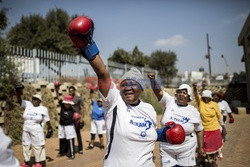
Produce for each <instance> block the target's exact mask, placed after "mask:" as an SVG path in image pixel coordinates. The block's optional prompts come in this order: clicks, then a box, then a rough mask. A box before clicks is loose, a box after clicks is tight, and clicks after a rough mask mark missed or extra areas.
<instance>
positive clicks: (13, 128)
mask: <svg viewBox="0 0 250 167" xmlns="http://www.w3.org/2000/svg"><path fill="white" fill-rule="evenodd" d="M7 11H8V10H7V9H2V10H0V57H1V58H0V101H1V104H2V103H5V107H4V112H5V114H4V120H5V122H4V128H5V131H7V134H8V135H9V136H10V137H11V138H12V139H13V141H14V143H16V142H18V141H20V136H21V133H22V122H21V121H20V119H21V118H22V113H21V111H20V109H19V108H18V107H17V105H16V103H14V95H15V89H14V84H15V83H17V80H18V76H17V74H18V73H17V68H16V66H15V64H14V63H12V62H11V61H9V59H8V58H7V55H8V53H7V50H8V48H7V44H6V40H5V38H3V37H2V34H3V33H2V32H3V30H5V28H6V27H7V25H8V24H7V23H8V18H7V16H6V12H7ZM1 107H3V106H2V105H1Z"/></svg>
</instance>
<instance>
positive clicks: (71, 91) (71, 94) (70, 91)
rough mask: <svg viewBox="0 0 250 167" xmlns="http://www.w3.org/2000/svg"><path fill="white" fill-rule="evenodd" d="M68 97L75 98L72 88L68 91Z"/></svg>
mask: <svg viewBox="0 0 250 167" xmlns="http://www.w3.org/2000/svg"><path fill="white" fill-rule="evenodd" d="M69 95H70V96H73V97H74V96H75V90H74V89H72V88H71V89H69Z"/></svg>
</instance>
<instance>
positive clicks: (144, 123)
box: [129, 117, 152, 138]
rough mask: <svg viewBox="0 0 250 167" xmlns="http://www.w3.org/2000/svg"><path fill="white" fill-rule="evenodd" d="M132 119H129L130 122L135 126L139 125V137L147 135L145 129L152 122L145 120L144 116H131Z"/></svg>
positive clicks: (148, 127)
mask: <svg viewBox="0 0 250 167" xmlns="http://www.w3.org/2000/svg"><path fill="white" fill-rule="evenodd" d="M133 118H134V119H131V120H130V122H129V123H130V124H131V125H133V126H136V127H139V128H140V129H141V130H140V133H139V135H140V137H142V138H145V137H146V136H147V130H149V129H150V128H151V127H152V122H151V121H150V120H147V119H146V118H144V117H133Z"/></svg>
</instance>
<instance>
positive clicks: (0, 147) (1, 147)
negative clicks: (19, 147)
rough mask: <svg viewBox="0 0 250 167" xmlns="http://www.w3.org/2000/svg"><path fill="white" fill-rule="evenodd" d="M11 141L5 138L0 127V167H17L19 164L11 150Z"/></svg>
mask: <svg viewBox="0 0 250 167" xmlns="http://www.w3.org/2000/svg"><path fill="white" fill-rule="evenodd" d="M11 143H12V140H11V139H10V138H9V137H8V136H6V135H5V134H4V132H3V129H2V128H1V127H0V166H1V167H19V166H20V164H19V162H18V160H17V159H16V157H15V156H14V152H13V150H12V149H11Z"/></svg>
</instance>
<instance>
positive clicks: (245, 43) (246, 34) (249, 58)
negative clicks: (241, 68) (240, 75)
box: [238, 14, 250, 104]
mask: <svg viewBox="0 0 250 167" xmlns="http://www.w3.org/2000/svg"><path fill="white" fill-rule="evenodd" d="M238 45H239V46H242V47H243V57H242V59H241V61H242V62H245V69H246V82H247V98H248V100H247V101H248V104H250V14H249V15H248V17H247V19H246V22H245V24H244V26H243V28H242V30H241V32H240V34H239V37H238Z"/></svg>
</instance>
